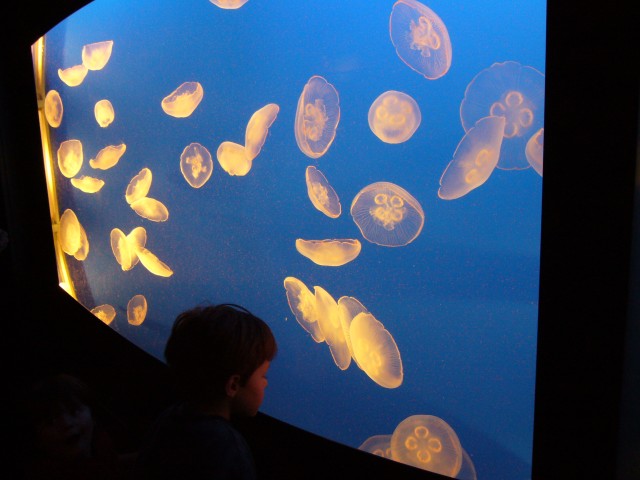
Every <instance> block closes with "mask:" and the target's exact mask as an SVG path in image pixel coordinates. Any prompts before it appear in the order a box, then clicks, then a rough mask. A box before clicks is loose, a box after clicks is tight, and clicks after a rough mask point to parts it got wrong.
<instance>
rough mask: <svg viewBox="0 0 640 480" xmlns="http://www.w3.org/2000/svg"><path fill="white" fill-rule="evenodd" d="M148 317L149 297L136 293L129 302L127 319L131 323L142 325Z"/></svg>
mask: <svg viewBox="0 0 640 480" xmlns="http://www.w3.org/2000/svg"><path fill="white" fill-rule="evenodd" d="M145 318H147V299H146V298H145V297H144V295H134V296H133V297H132V298H131V300H129V303H127V321H128V322H129V324H131V325H135V326H138V325H142V322H144V319H145Z"/></svg>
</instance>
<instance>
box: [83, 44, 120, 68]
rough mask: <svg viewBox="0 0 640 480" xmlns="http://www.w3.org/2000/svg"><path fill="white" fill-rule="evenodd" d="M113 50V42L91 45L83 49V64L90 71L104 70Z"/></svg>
mask: <svg viewBox="0 0 640 480" xmlns="http://www.w3.org/2000/svg"><path fill="white" fill-rule="evenodd" d="M112 50H113V40H106V41H104V42H96V43H90V44H88V45H85V46H84V47H82V64H83V65H84V66H85V67H87V69H89V70H102V69H103V68H104V67H105V65H106V64H107V62H108V61H109V59H110V58H111V52H112Z"/></svg>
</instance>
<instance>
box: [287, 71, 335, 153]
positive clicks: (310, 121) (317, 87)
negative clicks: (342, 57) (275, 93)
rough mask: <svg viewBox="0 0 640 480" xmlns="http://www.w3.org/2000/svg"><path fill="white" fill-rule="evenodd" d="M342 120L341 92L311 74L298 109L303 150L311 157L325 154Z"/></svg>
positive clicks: (297, 129)
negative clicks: (339, 94)
mask: <svg viewBox="0 0 640 480" xmlns="http://www.w3.org/2000/svg"><path fill="white" fill-rule="evenodd" d="M339 122H340V98H339V96H338V91H337V90H336V89H335V88H334V86H333V85H331V84H330V83H329V82H327V81H326V80H325V79H324V78H323V77H320V76H318V75H315V76H313V77H311V78H310V79H309V81H308V82H307V84H306V85H305V86H304V89H303V90H302V94H301V95H300V98H299V100H298V107H297V109H296V120H295V135H296V142H297V143H298V147H299V148H300V150H302V153H304V154H305V155H307V156H309V157H311V158H319V157H321V156H322V155H324V154H325V153H326V152H327V150H329V147H330V146H331V143H332V142H333V140H334V138H335V136H336V129H337V128H338V123H339Z"/></svg>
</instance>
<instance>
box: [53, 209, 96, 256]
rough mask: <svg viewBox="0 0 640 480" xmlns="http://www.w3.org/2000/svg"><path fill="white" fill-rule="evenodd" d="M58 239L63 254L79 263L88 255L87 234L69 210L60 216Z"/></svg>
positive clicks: (73, 213)
mask: <svg viewBox="0 0 640 480" xmlns="http://www.w3.org/2000/svg"><path fill="white" fill-rule="evenodd" d="M58 238H59V240H60V248H62V251H63V252H65V253H66V254H68V255H72V256H73V257H74V258H75V259H76V260H80V261H82V260H84V259H86V258H87V255H88V254H89V239H88V238H87V232H86V231H85V229H84V228H83V227H82V225H81V224H80V221H79V220H78V217H77V216H76V214H75V212H74V211H73V210H71V209H69V208H68V209H66V210H65V211H64V212H63V213H62V215H61V216H60V224H59V237H58Z"/></svg>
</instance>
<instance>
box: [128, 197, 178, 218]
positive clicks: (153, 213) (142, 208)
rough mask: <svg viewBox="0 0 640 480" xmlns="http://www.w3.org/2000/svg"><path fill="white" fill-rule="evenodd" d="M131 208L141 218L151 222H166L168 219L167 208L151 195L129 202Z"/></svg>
mask: <svg viewBox="0 0 640 480" xmlns="http://www.w3.org/2000/svg"><path fill="white" fill-rule="evenodd" d="M130 206H131V208H132V209H133V211H134V212H136V213H137V214H138V215H140V216H141V217H142V218H146V219H147V220H151V221H152V222H166V221H167V220H168V219H169V210H168V209H167V207H166V206H165V204H164V203H162V202H161V201H160V200H156V199H155V198H151V197H142V198H140V199H139V200H136V201H135V202H131V204H130Z"/></svg>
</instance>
